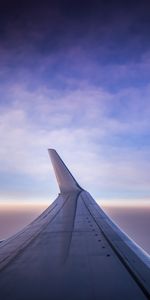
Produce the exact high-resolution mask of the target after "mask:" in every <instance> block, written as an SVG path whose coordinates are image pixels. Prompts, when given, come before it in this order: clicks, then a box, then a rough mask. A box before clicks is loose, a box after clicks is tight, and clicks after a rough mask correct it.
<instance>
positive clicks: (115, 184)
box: [0, 85, 150, 197]
mask: <svg viewBox="0 0 150 300" xmlns="http://www.w3.org/2000/svg"><path fill="white" fill-rule="evenodd" d="M7 92H8V97H11V103H12V104H11V106H10V105H5V107H2V108H1V118H0V139H1V141H2V146H1V149H0V161H1V172H9V173H12V174H16V176H19V174H24V175H26V176H28V181H29V182H30V181H31V182H32V180H37V181H40V184H41V185H42V182H43V181H44V180H46V181H48V180H49V178H48V174H49V172H50V167H49V165H50V164H49V160H48V156H47V154H46V149H47V148H49V147H54V148H56V149H57V150H58V152H59V153H60V154H61V155H62V157H63V158H64V160H65V161H66V163H68V165H69V166H70V167H71V170H72V171H73V173H74V174H75V175H76V177H77V178H78V179H79V181H80V183H81V184H82V185H83V186H84V187H87V188H89V190H92V191H93V192H94V193H95V195H97V196H99V195H101V194H102V196H103V195H104V196H106V195H107V190H108V197H110V195H111V192H112V194H113V196H114V195H115V193H116V195H117V193H118V194H121V193H122V194H123V193H125V195H126V194H128V195H129V196H130V195H131V196H132V195H133V194H134V193H135V195H137V194H138V193H140V194H141V193H143V194H144V195H147V193H148V192H149V180H150V177H149V168H150V161H149V154H148V153H149V145H148V144H147V143H148V142H147V134H148V132H149V126H150V125H149V117H148V116H149V113H148V112H149V109H150V105H149V102H148V95H149V87H147V90H146V91H145V90H143V91H142V90H141V89H140V90H139V89H138V88H136V89H126V90H122V92H121V91H120V92H119V93H118V92H116V93H110V92H108V91H105V90H104V89H102V88H96V87H94V86H89V85H88V86H86V85H84V86H83V87H82V88H81V87H79V89H76V90H69V91H64V92H62V93H58V91H57V90H56V91H55V90H54V89H53V90H50V89H47V88H44V87H43V88H39V89H36V91H31V90H29V89H28V88H26V87H25V86H24V85H17V86H10V87H8V90H7ZM142 94H144V100H143V101H141V99H142ZM139 139H140V143H138V140H139ZM132 140H134V143H132Z"/></svg>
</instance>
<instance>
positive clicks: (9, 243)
mask: <svg viewBox="0 0 150 300" xmlns="http://www.w3.org/2000/svg"><path fill="white" fill-rule="evenodd" d="M48 152H49V155H50V158H51V161H52V165H53V168H54V172H55V175H56V178H57V182H58V185H59V189H60V193H59V194H58V197H57V198H56V200H55V201H54V202H53V203H52V204H51V205H50V206H49V207H48V208H47V209H46V210H45V211H44V212H43V213H42V214H41V215H40V216H39V217H37V218H36V219H35V220H34V221H33V222H31V223H30V224H29V225H27V226H26V227H25V228H24V229H22V230H21V231H20V232H18V233H16V234H15V235H13V236H12V237H10V238H8V239H6V240H4V241H2V242H1V243H0V299H1V300H30V299H31V300H50V299H51V300H63V299H65V300H100V299H102V300H103V299H104V300H124V299H126V300H144V299H150V256H149V255H148V254H147V253H146V252H145V251H144V250H143V249H141V248H140V247H139V246H138V245H137V244H136V243H135V242H134V241H132V240H131V239H130V238H129V237H128V236H127V235H126V234H125V233H124V232H123V231H122V230H121V229H120V228H119V227H118V226H117V225H116V224H115V223H114V222H113V221H112V220H111V219H110V218H109V217H108V216H107V214H106V213H105V212H104V211H103V210H102V209H101V208H100V206H99V205H98V204H97V203H96V202H95V200H94V199H93V198H92V197H91V195H90V194H89V193H88V192H87V191H86V190H84V189H83V188H82V187H81V186H80V185H79V184H78V182H77V181H76V179H75V178H74V177H73V175H72V174H71V173H70V171H69V169H68V168H67V167H66V165H65V164H64V162H63V161H62V159H61V158H60V156H59V155H58V154H57V152H56V151H55V150H54V149H49V150H48Z"/></svg>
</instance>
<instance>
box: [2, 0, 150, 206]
mask: <svg viewBox="0 0 150 300" xmlns="http://www.w3.org/2000/svg"><path fill="white" fill-rule="evenodd" d="M1 3H2V4H1V7H0V140H1V148H0V201H2V202H4V201H19V202H21V201H48V200H49V198H50V199H52V198H53V197H54V195H56V192H57V190H58V189H57V186H56V182H55V179H54V174H53V172H52V168H51V164H50V161H49V157H48V154H47V148H49V147H52V148H55V149H56V150H57V151H58V152H59V154H60V155H61V156H62V159H63V160H64V161H65V162H66V164H67V165H68V167H69V168H70V169H71V171H72V172H73V174H74V176H75V177H76V179H77V180H78V181H79V183H80V184H81V186H83V187H84V188H86V189H88V190H89V191H90V192H91V193H92V195H93V196H95V198H96V199H104V200H105V199H108V200H112V201H114V200H115V201H116V200H118V201H119V200H121V201H123V200H126V201H127V200H129V201H131V200H134V201H135V203H138V201H139V203H144V201H147V200H149V199H150V184H149V183H150V38H149V36H150V2H149V0H143V1H141V0H136V1H134V0H132V1H128V0H127V1H113V0H112V1H106V0H105V1H100V0H99V1H95V0H93V1H88V0H86V1H83V0H80V1H78V0H76V1H74V0H72V1H69V0H59V1H57V0H55V1H39V2H38V1H29V2H28V1H6V0H5V1H2V2H1Z"/></svg>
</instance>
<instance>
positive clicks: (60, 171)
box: [48, 149, 82, 193]
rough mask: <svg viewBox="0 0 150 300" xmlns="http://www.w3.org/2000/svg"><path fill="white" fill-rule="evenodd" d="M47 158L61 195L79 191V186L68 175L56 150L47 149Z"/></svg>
mask: <svg viewBox="0 0 150 300" xmlns="http://www.w3.org/2000/svg"><path fill="white" fill-rule="evenodd" d="M48 153H49V156H50V158H51V162H52V165H53V168H54V171H55V175H56V178H57V182H58V185H59V188H60V191H61V192H62V193H66V192H72V191H80V190H82V188H81V187H80V186H79V184H78V183H77V181H76V180H75V178H74V177H73V175H72V174H71V173H70V171H69V170H68V168H67V167H66V165H65V164H64V162H63V161H62V159H61V158H60V156H59V155H58V153H57V152H56V150H54V149H48Z"/></svg>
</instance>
